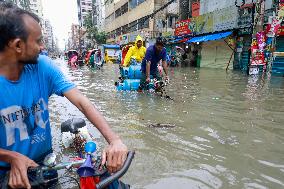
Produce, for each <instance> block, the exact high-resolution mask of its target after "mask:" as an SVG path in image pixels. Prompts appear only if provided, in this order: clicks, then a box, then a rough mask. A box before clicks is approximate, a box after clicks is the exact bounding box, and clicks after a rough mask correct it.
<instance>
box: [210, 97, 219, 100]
mask: <svg viewBox="0 0 284 189" xmlns="http://www.w3.org/2000/svg"><path fill="white" fill-rule="evenodd" d="M212 99H213V100H219V99H220V98H218V97H213V98H212Z"/></svg>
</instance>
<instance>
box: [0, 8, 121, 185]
mask: <svg viewBox="0 0 284 189" xmlns="http://www.w3.org/2000/svg"><path fill="white" fill-rule="evenodd" d="M42 47H43V44H42V33H41V27H40V25H39V19H38V17H37V16H36V15H34V14H32V13H30V12H27V11H25V10H22V9H20V8H18V7H15V6H14V5H12V4H9V3H0V99H1V100H0V178H2V176H3V175H1V173H2V174H3V173H4V172H3V170H5V169H7V168H10V179H9V186H10V187H12V188H31V186H30V183H29V181H28V178H27V169H28V168H29V167H35V166H37V164H36V161H37V160H38V159H40V158H41V157H42V156H44V155H46V153H48V152H49V151H50V150H51V148H52V137H51V128H50V122H49V112H48V99H49V97H50V96H51V95H52V94H57V95H60V96H65V97H66V98H67V99H68V100H69V101H70V102H72V103H73V104H74V105H75V106H76V107H77V108H78V109H79V110H80V111H82V113H84V114H85V116H86V117H87V118H88V119H89V120H90V122H91V123H93V124H94V125H95V126H96V127H97V129H98V130H99V131H100V132H101V133H102V135H103V136H104V137H105V138H106V140H107V142H108V143H109V146H108V147H107V148H106V149H105V150H104V152H103V160H102V163H103V164H104V163H105V162H106V161H107V162H108V164H107V166H108V169H109V171H110V172H116V171H117V170H119V169H120V168H121V166H122V165H123V163H124V161H125V159H126V156H127V147H126V146H125V145H124V144H123V142H122V141H121V139H120V138H119V136H118V135H116V134H115V133H114V132H113V131H112V130H111V128H110V126H109V125H108V123H107V122H106V120H105V119H104V117H103V116H102V115H101V114H100V112H99V111H98V110H97V109H96V108H95V106H94V105H93V104H92V103H91V102H90V100H89V99H88V98H86V97H85V96H84V95H83V94H82V93H81V92H80V91H79V90H78V89H77V88H76V86H75V85H74V84H73V83H72V82H71V81H69V80H68V79H66V78H65V77H64V75H63V74H62V72H61V71H60V70H59V69H58V68H57V67H56V66H55V65H54V64H53V62H52V60H51V59H49V58H48V57H47V56H39V53H40V49H41V48H42ZM0 185H1V183H0Z"/></svg>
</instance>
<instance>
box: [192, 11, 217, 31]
mask: <svg viewBox="0 0 284 189" xmlns="http://www.w3.org/2000/svg"><path fill="white" fill-rule="evenodd" d="M193 19H194V21H192V23H194V24H192V25H191V26H190V27H191V28H192V30H193V32H194V33H195V34H197V35H199V34H204V33H211V32H213V15H212V13H207V14H204V15H200V16H198V17H195V18H193Z"/></svg>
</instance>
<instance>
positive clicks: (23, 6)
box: [4, 0, 31, 10]
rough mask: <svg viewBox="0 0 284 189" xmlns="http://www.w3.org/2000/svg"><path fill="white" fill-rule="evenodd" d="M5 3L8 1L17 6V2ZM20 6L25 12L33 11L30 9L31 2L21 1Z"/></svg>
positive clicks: (13, 0) (14, 0)
mask: <svg viewBox="0 0 284 189" xmlns="http://www.w3.org/2000/svg"><path fill="white" fill-rule="evenodd" d="M4 1H7V2H12V3H14V4H17V0H4ZM19 3H20V4H19V5H20V6H21V7H22V8H23V9H25V10H31V8H30V1H29V0H20V1H19Z"/></svg>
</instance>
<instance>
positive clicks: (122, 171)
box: [96, 151, 135, 189]
mask: <svg viewBox="0 0 284 189" xmlns="http://www.w3.org/2000/svg"><path fill="white" fill-rule="evenodd" d="M134 155H135V151H129V152H128V155H127V158H126V160H125V162H124V165H123V166H122V168H121V169H120V170H119V171H117V172H116V173H114V174H113V175H111V176H110V177H108V178H106V179H104V180H103V181H101V182H99V183H98V184H96V189H103V188H105V187H107V186H108V185H109V184H111V183H112V182H113V181H115V180H116V179H119V178H120V177H122V176H123V175H124V174H125V173H126V172H127V170H128V168H129V166H130V165H131V162H132V160H133V158H134Z"/></svg>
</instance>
